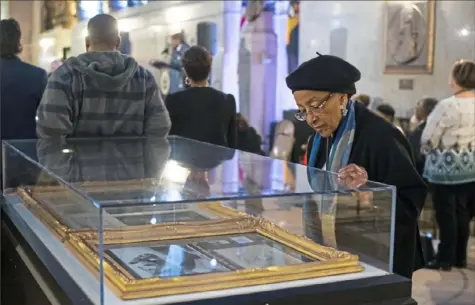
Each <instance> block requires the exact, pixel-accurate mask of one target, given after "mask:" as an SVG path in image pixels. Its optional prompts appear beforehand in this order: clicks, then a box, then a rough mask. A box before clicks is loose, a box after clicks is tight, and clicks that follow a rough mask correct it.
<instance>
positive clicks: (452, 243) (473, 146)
mask: <svg viewBox="0 0 475 305" xmlns="http://www.w3.org/2000/svg"><path fill="white" fill-rule="evenodd" d="M450 80H451V84H450V86H451V89H452V92H453V96H451V97H449V98H447V99H445V100H443V101H441V102H440V103H438V104H437V106H436V107H435V109H434V110H433V111H432V113H431V114H430V115H429V117H428V118H427V123H426V126H425V128H424V131H423V132H422V137H421V144H422V145H423V147H424V148H425V150H426V151H428V152H429V154H428V156H427V158H426V163H425V166H424V177H425V178H426V179H427V180H428V181H429V182H430V183H431V185H432V188H431V189H432V194H433V201H434V208H435V215H436V219H437V222H438V224H439V229H440V244H439V251H438V253H437V258H436V259H435V260H434V261H432V262H429V264H428V268H431V269H442V270H450V269H451V268H452V266H455V267H458V268H464V267H466V266H467V244H468V238H469V228H470V225H469V223H470V218H471V215H470V214H471V213H470V211H471V210H472V208H473V207H472V205H473V204H474V203H473V201H472V200H473V195H474V194H475V92H474V90H475V62H473V61H469V60H461V61H458V62H457V63H455V65H454V68H453V70H452V74H451V77H450Z"/></svg>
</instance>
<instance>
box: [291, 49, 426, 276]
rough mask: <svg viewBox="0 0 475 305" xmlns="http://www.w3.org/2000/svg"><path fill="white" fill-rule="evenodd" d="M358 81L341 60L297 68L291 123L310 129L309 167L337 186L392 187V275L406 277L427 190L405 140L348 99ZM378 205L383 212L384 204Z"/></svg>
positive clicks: (414, 262) (322, 59)
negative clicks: (332, 177) (327, 174)
mask: <svg viewBox="0 0 475 305" xmlns="http://www.w3.org/2000/svg"><path fill="white" fill-rule="evenodd" d="M317 54H318V53H317ZM360 77H361V75H360V71H359V70H358V69H357V68H356V67H354V66H353V65H351V64H350V63H348V62H346V61H344V60H343V59H341V58H338V57H335V56H330V55H320V54H319V56H318V57H316V58H313V59H311V60H309V61H307V62H305V63H303V64H302V65H300V67H299V68H298V69H297V70H295V71H294V72H293V73H291V74H290V75H289V76H288V77H287V79H286V82H287V86H288V87H289V88H290V89H291V90H292V92H293V95H294V98H295V102H296V104H297V106H298V108H299V112H298V113H297V114H296V118H297V119H299V120H301V121H306V122H307V124H308V125H310V126H311V127H312V128H313V129H314V130H315V134H314V135H313V136H312V137H311V138H310V140H309V142H308V149H307V152H308V153H307V157H306V161H307V164H308V166H309V167H317V168H323V169H326V170H329V171H332V172H337V173H338V179H339V182H340V184H343V185H345V186H346V187H349V188H358V187H360V186H362V185H364V184H365V183H366V182H367V181H368V180H372V181H376V182H381V183H384V184H388V185H393V186H396V188H397V192H396V202H395V204H396V206H395V211H396V215H395V237H394V252H393V254H394V257H393V271H394V272H395V273H397V274H399V275H402V276H404V277H407V278H411V277H412V273H413V271H414V270H417V269H419V268H421V267H422V266H423V258H422V248H421V245H420V238H419V229H418V224H417V222H418V217H419V213H420V211H421V210H422V206H423V203H424V197H425V193H426V185H425V183H424V181H423V180H422V178H421V177H420V176H419V174H418V173H417V171H416V169H415V167H414V160H413V157H412V153H411V147H410V145H409V143H408V141H407V140H406V139H405V137H404V135H403V134H402V133H401V132H399V131H398V130H397V129H396V128H395V127H394V126H392V125H391V124H390V123H388V122H386V121H385V120H384V119H383V118H381V117H379V116H377V115H376V114H374V113H373V112H371V111H370V110H368V109H367V108H366V107H365V106H364V105H362V104H360V103H356V102H353V101H351V100H350V97H351V96H353V95H354V94H355V93H356V89H355V83H356V82H357V81H358V80H359V79H360ZM312 173H316V172H315V171H312V170H309V179H310V180H312V178H313V177H312ZM313 180H315V179H313ZM317 180H319V179H317ZM320 180H321V179H320ZM311 184H313V183H311ZM337 203H338V202H337ZM390 204H391V199H390V198H388V199H387V205H388V206H389V205H390ZM378 205H380V206H381V207H383V206H384V205H385V202H383V203H381V204H378ZM306 210H307V211H308V210H309V209H308V208H307V209H306ZM389 213H390V212H389ZM337 231H338V228H337ZM337 233H338V232H337ZM337 239H338V234H337ZM388 239H389V236H388ZM337 243H338V241H337ZM387 256H389V253H388V254H387ZM388 261H389V262H390V260H389V259H388Z"/></svg>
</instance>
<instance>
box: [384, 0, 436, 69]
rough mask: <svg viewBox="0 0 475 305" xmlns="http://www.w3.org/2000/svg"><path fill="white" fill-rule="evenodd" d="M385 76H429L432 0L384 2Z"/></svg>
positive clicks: (432, 62)
mask: <svg viewBox="0 0 475 305" xmlns="http://www.w3.org/2000/svg"><path fill="white" fill-rule="evenodd" d="M384 9H385V14H384V15H385V18H384V40H383V41H384V48H383V50H384V73H386V74H408V73H411V74H431V73H432V72H433V65H434V42H435V41H434V40H435V9H436V1H435V0H421V1H388V0H387V1H385V7H384Z"/></svg>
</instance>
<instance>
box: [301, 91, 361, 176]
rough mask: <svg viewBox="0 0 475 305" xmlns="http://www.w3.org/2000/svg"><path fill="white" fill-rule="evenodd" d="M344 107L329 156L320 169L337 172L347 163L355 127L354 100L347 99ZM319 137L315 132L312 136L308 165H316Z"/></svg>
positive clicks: (320, 137)
mask: <svg viewBox="0 0 475 305" xmlns="http://www.w3.org/2000/svg"><path fill="white" fill-rule="evenodd" d="M346 109H347V110H348V112H347V113H346V115H345V116H344V117H343V119H342V121H341V122H340V126H339V127H338V130H337V132H336V136H335V140H334V141H333V144H332V147H331V150H330V156H329V157H328V160H327V163H326V164H325V165H324V166H323V167H322V169H328V170H329V171H331V172H338V170H339V169H341V168H343V167H345V166H346V165H348V162H349V160H350V154H351V147H352V146H353V140H354V138H355V127H356V121H355V102H353V101H351V100H349V101H348V104H347V107H346ZM321 139H322V136H321V135H320V134H318V133H316V134H315V137H314V138H313V145H312V151H311V152H310V158H309V162H308V166H310V167H315V165H316V162H317V157H318V151H319V148H320V141H321Z"/></svg>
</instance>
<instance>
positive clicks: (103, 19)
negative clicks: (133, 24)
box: [87, 14, 119, 46]
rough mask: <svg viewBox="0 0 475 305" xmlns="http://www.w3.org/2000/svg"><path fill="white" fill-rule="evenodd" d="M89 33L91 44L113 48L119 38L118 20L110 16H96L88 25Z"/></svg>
mask: <svg viewBox="0 0 475 305" xmlns="http://www.w3.org/2000/svg"><path fill="white" fill-rule="evenodd" d="M87 33H88V37H89V40H90V41H91V43H93V44H101V45H107V46H113V45H115V44H116V43H117V38H118V37H119V26H118V23H117V19H115V18H114V17H112V16H111V15H108V14H99V15H96V16H94V17H92V18H91V19H90V20H89V22H88V23H87Z"/></svg>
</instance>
